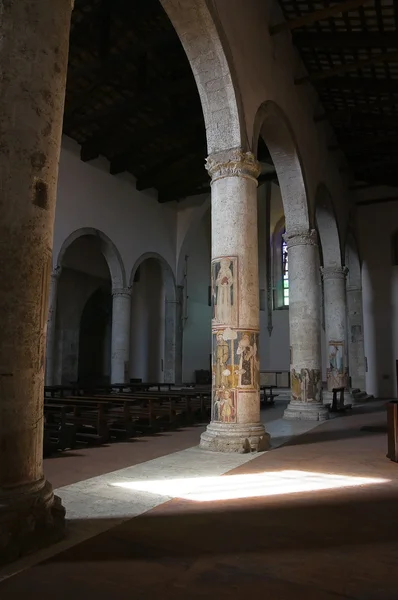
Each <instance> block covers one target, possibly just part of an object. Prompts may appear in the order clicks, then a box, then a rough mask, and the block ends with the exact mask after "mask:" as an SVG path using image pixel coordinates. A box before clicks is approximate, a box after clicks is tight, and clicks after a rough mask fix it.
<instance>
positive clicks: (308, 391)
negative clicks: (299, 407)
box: [290, 369, 322, 402]
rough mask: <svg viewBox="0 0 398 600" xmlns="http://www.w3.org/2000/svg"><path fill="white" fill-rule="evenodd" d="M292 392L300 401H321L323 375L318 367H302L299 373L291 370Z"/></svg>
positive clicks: (294, 397)
mask: <svg viewBox="0 0 398 600" xmlns="http://www.w3.org/2000/svg"><path fill="white" fill-rule="evenodd" d="M290 380H291V393H292V398H293V400H297V401H298V402H320V401H321V400H322V377H321V372H320V371H318V370H316V369H301V371H300V373H298V372H297V371H296V370H295V369H292V371H291V376H290Z"/></svg>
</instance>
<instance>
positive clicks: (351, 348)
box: [347, 285, 366, 391]
mask: <svg viewBox="0 0 398 600" xmlns="http://www.w3.org/2000/svg"><path fill="white" fill-rule="evenodd" d="M347 326H348V336H347V338H348V364H349V371H350V376H351V387H352V389H354V390H355V389H360V390H362V391H364V390H365V389H366V373H365V349H364V336H363V309H362V289H361V288H360V287H352V286H349V285H348V286H347Z"/></svg>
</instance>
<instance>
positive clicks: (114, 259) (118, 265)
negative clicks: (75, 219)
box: [54, 227, 126, 289]
mask: <svg viewBox="0 0 398 600" xmlns="http://www.w3.org/2000/svg"><path fill="white" fill-rule="evenodd" d="M83 236H95V237H96V238H97V239H99V240H100V248H101V252H102V254H103V256H104V258H105V260H106V262H107V264H108V268H109V273H110V276H111V281H112V289H117V288H124V287H126V273H125V269H124V265H123V261H122V257H121V256H120V253H119V251H118V249H117V248H116V246H115V244H114V243H113V242H112V240H111V239H110V238H109V237H108V236H107V235H105V233H103V232H102V231H100V230H99V229H94V228H93V227H82V228H81V229H77V230H76V231H73V233H71V234H70V235H69V236H68V237H67V238H66V240H65V241H64V242H63V244H62V246H61V248H60V251H59V253H58V256H57V258H56V261H55V267H54V268H55V269H59V268H60V267H61V266H62V261H63V258H64V256H65V252H66V251H67V249H68V248H69V246H71V244H73V242H74V241H76V240H77V239H78V238H80V237H83Z"/></svg>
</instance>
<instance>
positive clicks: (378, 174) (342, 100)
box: [271, 0, 398, 186]
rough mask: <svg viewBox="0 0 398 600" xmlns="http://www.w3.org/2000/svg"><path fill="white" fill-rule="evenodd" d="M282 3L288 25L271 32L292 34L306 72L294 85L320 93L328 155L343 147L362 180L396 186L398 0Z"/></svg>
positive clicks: (288, 0) (318, 117) (317, 117)
mask: <svg viewBox="0 0 398 600" xmlns="http://www.w3.org/2000/svg"><path fill="white" fill-rule="evenodd" d="M280 2H281V6H282V9H283V12H284V15H285V18H286V23H285V24H280V25H279V27H278V25H277V26H275V27H274V28H273V30H271V33H272V34H273V35H279V33H280V32H281V31H282V30H283V29H286V28H289V29H290V30H291V32H292V36H293V41H294V43H295V45H296V46H297V47H298V49H299V51H300V54H301V57H302V60H303V62H304V65H305V67H306V69H307V72H308V76H304V77H303V76H301V77H297V79H296V81H295V83H296V85H299V86H305V85H310V84H311V85H313V86H314V87H315V89H316V90H317V92H318V94H319V98H320V101H321V103H320V106H319V112H318V114H316V115H314V120H315V122H316V123H318V126H319V127H321V126H322V121H326V120H327V121H329V122H330V124H331V125H332V126H333V130H334V134H335V137H334V139H331V140H330V145H329V151H330V152H339V151H340V149H341V150H343V152H344V154H345V156H346V158H347V161H348V166H349V169H350V171H352V173H353V175H354V179H355V180H356V181H357V182H364V183H365V184H368V185H369V186H372V185H378V184H386V185H393V186H396V185H398V168H397V166H396V165H397V163H398V27H397V25H398V1H397V0H370V1H369V0H368V1H366V0H362V1H361V0H350V1H346V2H336V1H335V2H328V1H322V2H312V1H309V0H305V2H302V1H300V0H280ZM342 163H343V161H342ZM343 169H344V167H343Z"/></svg>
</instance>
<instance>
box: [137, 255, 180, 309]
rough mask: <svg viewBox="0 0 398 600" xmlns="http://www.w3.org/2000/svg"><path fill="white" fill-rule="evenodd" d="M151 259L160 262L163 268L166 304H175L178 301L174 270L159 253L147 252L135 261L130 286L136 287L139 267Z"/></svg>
mask: <svg viewBox="0 0 398 600" xmlns="http://www.w3.org/2000/svg"><path fill="white" fill-rule="evenodd" d="M149 258H154V259H155V260H157V261H159V263H160V266H161V268H162V276H163V285H164V286H165V293H166V302H167V301H169V302H175V299H176V285H175V277H174V273H173V269H172V268H171V266H170V265H169V263H168V262H167V260H166V259H165V258H163V256H162V255H161V254H158V253H157V252H145V253H144V254H141V256H140V257H139V258H138V259H137V260H136V261H135V263H134V265H133V268H132V269H131V274H130V286H134V278H135V276H136V273H137V270H138V268H139V266H140V265H141V264H142V263H143V262H144V261H146V260H148V259H149Z"/></svg>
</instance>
